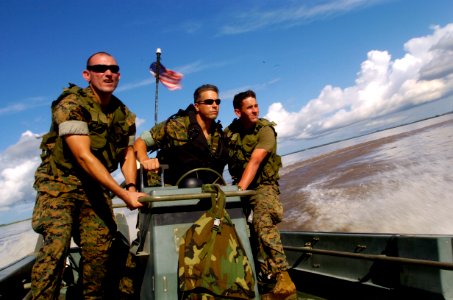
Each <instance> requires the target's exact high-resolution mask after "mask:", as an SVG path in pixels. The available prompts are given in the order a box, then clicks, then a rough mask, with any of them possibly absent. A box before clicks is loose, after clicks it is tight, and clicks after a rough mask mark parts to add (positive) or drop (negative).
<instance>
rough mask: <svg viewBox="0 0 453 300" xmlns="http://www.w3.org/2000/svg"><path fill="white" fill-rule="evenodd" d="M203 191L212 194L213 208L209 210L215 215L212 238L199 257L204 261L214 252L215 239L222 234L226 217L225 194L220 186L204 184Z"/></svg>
mask: <svg viewBox="0 0 453 300" xmlns="http://www.w3.org/2000/svg"><path fill="white" fill-rule="evenodd" d="M201 189H202V191H203V192H204V193H211V208H210V209H209V210H210V211H211V212H212V213H213V215H214V226H213V227H212V232H211V237H210V238H209V241H208V242H207V243H206V245H205V246H204V247H203V250H202V251H201V252H200V255H199V258H200V259H203V258H204V257H205V256H206V255H208V254H211V253H212V251H213V250H214V241H215V237H216V235H217V233H218V232H220V229H221V228H220V225H221V224H222V219H223V217H224V215H225V193H224V192H223V191H222V189H221V188H220V185H218V184H203V186H202V187H201Z"/></svg>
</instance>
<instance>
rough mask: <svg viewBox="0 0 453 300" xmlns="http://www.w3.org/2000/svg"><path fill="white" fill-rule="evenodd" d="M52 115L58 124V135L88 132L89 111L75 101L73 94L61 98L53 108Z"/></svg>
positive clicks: (84, 133)
mask: <svg viewBox="0 0 453 300" xmlns="http://www.w3.org/2000/svg"><path fill="white" fill-rule="evenodd" d="M52 116H53V119H54V121H55V122H56V124H58V131H59V135H60V136H63V135H67V134H82V135H86V134H89V131H88V124H87V120H89V118H90V115H89V112H88V111H86V110H85V109H84V108H83V107H82V106H81V105H80V104H79V103H78V101H77V97H76V96H75V95H69V96H67V97H66V98H64V99H63V100H61V101H60V102H59V103H58V104H57V105H56V106H55V107H54V108H53V112H52Z"/></svg>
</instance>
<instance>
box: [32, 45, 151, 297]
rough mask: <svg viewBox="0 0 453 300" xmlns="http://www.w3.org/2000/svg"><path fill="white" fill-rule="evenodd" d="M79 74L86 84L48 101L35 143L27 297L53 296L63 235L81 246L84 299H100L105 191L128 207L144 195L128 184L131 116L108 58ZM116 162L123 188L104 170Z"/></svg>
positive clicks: (107, 206) (108, 210) (108, 237)
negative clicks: (36, 241) (37, 245)
mask: <svg viewBox="0 0 453 300" xmlns="http://www.w3.org/2000/svg"><path fill="white" fill-rule="evenodd" d="M82 75H83V78H84V79H85V80H86V81H87V82H88V83H89V86H88V87H87V88H84V89H82V88H79V87H77V86H75V85H70V87H69V88H67V89H65V90H64V92H63V94H62V95H61V96H60V97H59V98H58V99H57V100H55V101H54V102H53V103H52V125H51V128H50V131H49V133H47V134H46V135H44V137H43V141H42V143H41V149H42V155H41V158H42V163H41V165H40V166H39V167H38V169H37V171H36V173H35V184H34V187H35V189H36V190H37V192H38V193H37V198H36V204H35V208H34V211H33V218H32V227H33V229H34V230H35V231H36V232H37V233H39V234H42V236H43V239H44V243H43V245H42V247H41V249H40V250H39V253H38V254H37V258H36V262H35V264H34V266H33V271H32V295H33V299H46V300H48V299H58V296H59V292H60V291H59V287H60V284H61V279H62V274H63V269H64V266H65V259H66V255H67V253H68V250H69V247H70V242H71V237H73V238H74V241H75V242H76V243H77V244H78V245H79V246H80V247H81V265H82V272H81V274H80V276H81V280H82V286H83V297H84V299H102V298H104V282H103V281H104V278H105V277H106V272H107V261H108V259H109V251H110V246H111V244H112V239H113V236H114V233H115V232H116V223H115V220H114V216H113V211H112V202H111V198H110V196H109V192H113V194H115V195H117V196H118V197H119V198H121V199H122V200H123V201H124V202H125V203H126V205H127V206H128V207H129V208H130V209H135V208H138V207H141V206H142V204H141V203H140V202H139V201H138V199H139V197H142V196H146V194H144V193H138V192H136V190H135V185H134V183H135V180H136V163H135V154H134V151H133V148H132V145H133V142H134V139H135V115H134V114H133V113H132V112H131V111H129V109H128V108H127V107H126V106H125V105H124V104H123V103H122V102H121V101H120V100H119V99H118V98H116V97H115V96H113V95H112V94H113V91H114V90H115V89H116V87H117V85H118V82H119V79H120V73H119V67H118V65H117V63H116V60H115V59H114V58H113V57H112V56H111V55H110V54H108V53H105V52H98V53H95V54H93V55H92V56H91V57H90V58H89V59H88V61H87V68H86V70H84V71H83V73H82ZM118 164H121V171H122V173H123V175H124V177H125V180H126V183H127V184H126V189H123V188H122V187H121V186H120V185H119V184H118V183H117V182H116V181H115V180H114V179H113V177H112V176H111V174H110V173H111V172H113V171H114V170H116V169H117V168H118Z"/></svg>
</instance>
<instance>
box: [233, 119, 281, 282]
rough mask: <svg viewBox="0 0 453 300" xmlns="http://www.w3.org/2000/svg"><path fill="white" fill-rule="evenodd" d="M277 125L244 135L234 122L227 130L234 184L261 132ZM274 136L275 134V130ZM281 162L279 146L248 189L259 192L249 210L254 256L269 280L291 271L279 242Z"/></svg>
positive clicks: (262, 122) (263, 122)
mask: <svg viewBox="0 0 453 300" xmlns="http://www.w3.org/2000/svg"><path fill="white" fill-rule="evenodd" d="M274 125H275V124H274V123H271V122H269V121H267V120H266V119H259V121H258V123H257V125H256V126H255V128H254V129H253V130H252V131H251V132H245V131H244V130H243V128H242V126H241V124H240V123H239V120H237V119H236V120H234V121H233V123H231V124H230V126H228V127H227V128H225V136H226V138H227V143H228V154H229V161H228V170H229V172H230V174H231V176H232V178H233V181H234V183H235V184H237V183H238V182H239V180H240V179H241V176H242V173H243V172H244V169H245V167H246V165H247V163H248V161H249V159H250V157H251V154H252V152H253V150H254V149H255V147H256V145H257V144H258V141H259V134H260V130H261V129H262V128H263V127H266V126H270V127H271V128H272V129H273V126H274ZM274 134H275V135H276V133H275V130H274ZM280 167H281V158H280V156H279V155H277V154H276V145H275V146H274V147H273V149H272V152H271V153H270V154H269V155H268V156H267V158H266V159H265V160H264V161H263V162H262V163H261V166H260V168H259V171H258V173H257V174H256V176H255V178H254V179H253V181H252V183H251V184H250V186H249V189H254V190H256V192H257V193H256V195H254V196H252V197H250V199H249V201H248V203H246V206H247V208H248V210H253V228H254V233H255V235H254V236H252V238H253V239H252V241H254V242H255V243H256V247H255V248H256V249H255V252H257V253H256V254H257V259H258V264H259V270H258V273H259V275H260V273H261V275H262V276H263V275H264V276H265V277H268V276H272V275H274V274H277V273H280V272H281V271H285V270H287V269H288V262H287V261H286V256H285V253H284V251H283V245H282V242H281V240H280V232H279V231H278V228H277V224H278V223H280V222H281V221H282V218H283V207H282V204H281V202H280V200H279V197H278V195H279V194H280V191H279V187H278V179H279V175H278V170H279V169H280Z"/></svg>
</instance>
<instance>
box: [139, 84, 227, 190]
mask: <svg viewBox="0 0 453 300" xmlns="http://www.w3.org/2000/svg"><path fill="white" fill-rule="evenodd" d="M193 101H194V103H193V104H190V105H189V106H188V107H187V108H186V109H185V110H179V112H178V113H176V114H175V115H173V116H171V117H170V118H169V119H167V120H166V121H164V122H161V123H159V124H157V125H155V126H154V127H153V128H151V129H150V130H149V131H145V132H143V133H142V134H141V135H140V137H139V138H138V139H137V140H136V141H135V144H134V148H135V151H136V153H137V158H138V160H139V162H140V164H141V165H142V166H143V168H144V169H145V170H147V171H150V174H153V173H157V172H158V170H159V167H160V164H167V165H168V166H169V168H168V170H166V171H165V173H164V175H165V176H164V179H165V183H166V184H170V185H175V184H176V183H177V181H178V180H179V179H180V177H181V176H182V175H184V174H185V173H186V172H188V171H190V170H192V169H195V168H210V169H213V170H215V171H217V172H218V173H220V174H222V173H223V169H224V167H225V165H226V162H227V151H226V148H225V143H224V140H223V131H222V125H221V124H220V121H216V119H217V116H218V114H219V110H220V102H221V100H220V99H219V90H218V88H217V87H216V86H215V85H212V84H205V85H202V86H200V87H198V88H197V89H196V90H195V92H194V95H193ZM148 151H158V153H157V157H156V158H150V157H149V156H148ZM215 178H216V176H214V175H213V173H209V172H202V173H200V174H198V179H197V180H199V181H198V182H197V184H198V185H199V184H201V183H212V182H213V181H215ZM188 179H189V180H190V178H188ZM155 184H156V182H154V183H153V182H150V183H149V185H155ZM182 184H183V185H184V183H182Z"/></svg>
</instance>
